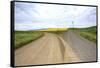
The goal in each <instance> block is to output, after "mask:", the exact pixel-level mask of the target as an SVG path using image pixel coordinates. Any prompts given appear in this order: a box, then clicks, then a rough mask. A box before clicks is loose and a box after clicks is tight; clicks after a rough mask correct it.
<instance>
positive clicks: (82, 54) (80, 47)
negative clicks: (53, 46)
mask: <svg viewBox="0 0 100 68" xmlns="http://www.w3.org/2000/svg"><path fill="white" fill-rule="evenodd" d="M62 38H63V39H64V40H66V41H67V42H68V43H69V45H70V47H71V48H72V49H73V51H74V52H75V53H76V54H77V56H78V57H79V58H80V60H82V62H88V61H96V57H97V56H96V47H97V45H96V44H95V43H93V42H90V41H88V40H87V39H84V38H83V37H81V36H79V35H78V34H76V33H74V32H73V31H68V32H65V33H63V34H62Z"/></svg>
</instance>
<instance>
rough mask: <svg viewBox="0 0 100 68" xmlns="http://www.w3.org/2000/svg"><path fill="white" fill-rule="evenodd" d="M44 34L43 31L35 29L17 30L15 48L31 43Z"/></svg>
mask: <svg viewBox="0 0 100 68" xmlns="http://www.w3.org/2000/svg"><path fill="white" fill-rule="evenodd" d="M42 36H43V33H42V32H35V31H15V46H14V47H15V49H17V48H19V47H22V46H24V45H25V44H28V43H30V42H31V41H33V40H36V39H38V38H40V37H42Z"/></svg>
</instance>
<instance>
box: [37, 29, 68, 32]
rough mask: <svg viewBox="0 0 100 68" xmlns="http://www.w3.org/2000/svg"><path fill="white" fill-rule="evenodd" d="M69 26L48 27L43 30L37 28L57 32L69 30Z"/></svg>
mask: <svg viewBox="0 0 100 68" xmlns="http://www.w3.org/2000/svg"><path fill="white" fill-rule="evenodd" d="M67 30H68V28H47V29H43V30H37V31H45V32H47V31H51V32H53V31H54V32H55V31H67Z"/></svg>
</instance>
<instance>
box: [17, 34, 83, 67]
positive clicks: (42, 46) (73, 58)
mask: <svg viewBox="0 0 100 68" xmlns="http://www.w3.org/2000/svg"><path fill="white" fill-rule="evenodd" d="M70 62H81V60H80V58H79V57H78V56H77V55H76V53H75V52H74V51H73V50H72V48H71V47H70V45H69V44H68V43H67V41H65V40H63V38H61V37H60V36H58V35H56V34H52V33H45V35H44V36H43V37H42V38H40V39H38V40H35V41H33V42H31V43H29V44H27V45H25V46H23V47H21V48H19V49H17V50H15V65H16V66H23V65H38V64H55V63H70Z"/></svg>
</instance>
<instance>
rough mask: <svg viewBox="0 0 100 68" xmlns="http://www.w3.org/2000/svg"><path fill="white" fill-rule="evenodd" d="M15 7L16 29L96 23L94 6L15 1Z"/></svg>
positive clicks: (78, 25) (84, 25)
mask: <svg viewBox="0 0 100 68" xmlns="http://www.w3.org/2000/svg"><path fill="white" fill-rule="evenodd" d="M15 9H16V11H15V23H16V25H15V29H16V30H17V29H23V28H25V29H26V30H27V29H33V30H34V29H36V28H37V29H38V28H39V27H41V28H50V27H51V28H54V27H55V28H57V27H59V28H63V27H64V28H65V27H66V28H67V27H72V21H73V22H74V27H80V26H81V27H88V26H93V25H96V8H95V7H87V6H72V5H54V4H36V3H21V2H20V3H19V2H16V8H15ZM29 25H30V26H29ZM26 27H27V28H26ZM34 27H35V28H34Z"/></svg>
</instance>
